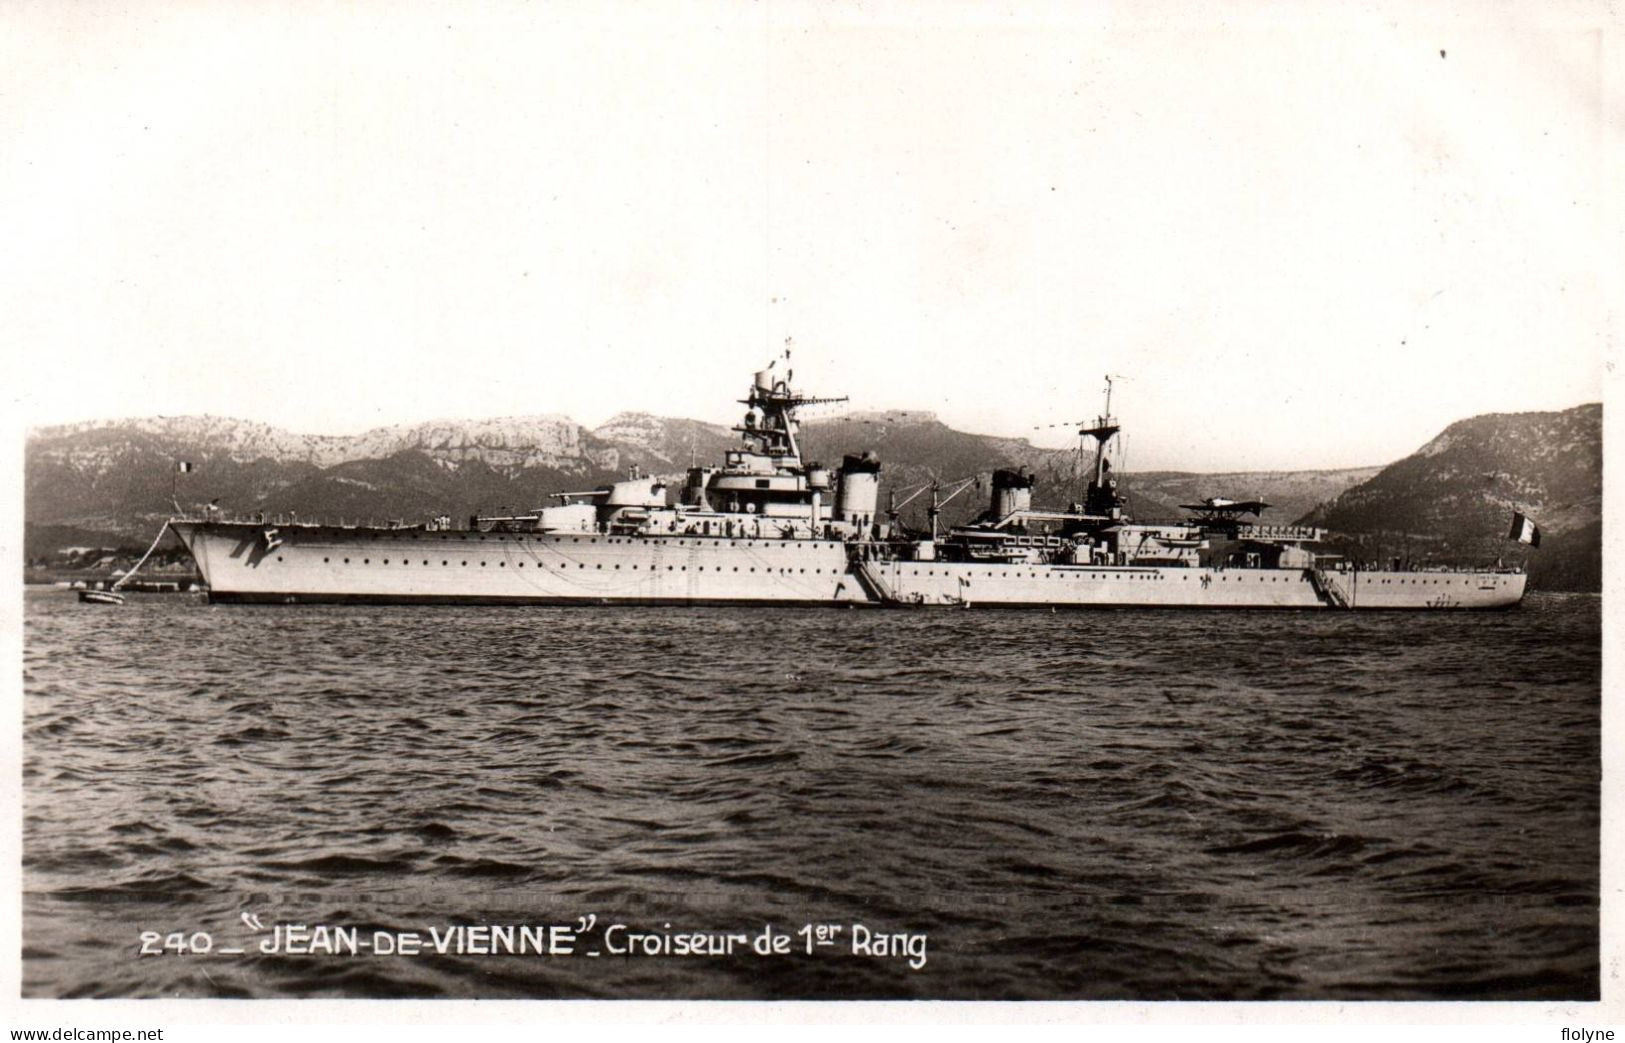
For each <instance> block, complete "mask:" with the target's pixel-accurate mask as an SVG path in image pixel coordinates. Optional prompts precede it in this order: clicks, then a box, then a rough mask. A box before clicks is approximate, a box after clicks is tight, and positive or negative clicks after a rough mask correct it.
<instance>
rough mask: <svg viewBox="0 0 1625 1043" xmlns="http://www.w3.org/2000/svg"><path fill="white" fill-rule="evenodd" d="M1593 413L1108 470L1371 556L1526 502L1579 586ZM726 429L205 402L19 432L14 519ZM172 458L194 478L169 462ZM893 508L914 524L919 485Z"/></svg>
mask: <svg viewBox="0 0 1625 1043" xmlns="http://www.w3.org/2000/svg"><path fill="white" fill-rule="evenodd" d="M1600 426H1601V406H1600V404H1587V405H1584V406H1579V407H1575V408H1573V409H1570V410H1565V411H1555V412H1554V411H1544V412H1528V413H1500V414H1483V415H1481V416H1478V417H1472V418H1468V419H1466V420H1461V421H1457V422H1456V423H1454V424H1451V425H1448V426H1447V427H1446V428H1445V429H1444V430H1443V431H1441V432H1440V434H1439V435H1437V436H1435V437H1434V438H1433V439H1430V440H1429V441H1428V442H1427V443H1425V444H1424V445H1423V446H1422V447H1420V448H1419V449H1418V450H1417V451H1416V452H1415V453H1413V454H1411V455H1410V456H1408V457H1406V458H1404V459H1403V460H1400V461H1397V462H1395V463H1393V464H1389V465H1386V466H1371V467H1361V468H1327V469H1318V468H1304V469H1292V470H1280V469H1276V470H1268V471H1225V472H1212V473H1206V472H1183V471H1145V472H1132V471H1128V472H1120V473H1119V474H1118V477H1119V479H1120V481H1121V485H1122V489H1123V491H1124V493H1125V494H1126V495H1127V496H1128V498H1129V503H1130V509H1131V511H1132V512H1133V514H1134V516H1135V517H1137V518H1139V519H1141V520H1170V519H1174V518H1178V517H1181V516H1182V515H1183V513H1184V512H1183V511H1182V510H1181V509H1180V506H1179V505H1180V504H1184V503H1194V502H1197V501H1199V500H1200V499H1202V498H1205V497H1208V496H1230V497H1234V498H1253V497H1258V498H1261V499H1264V500H1265V501H1267V502H1269V503H1270V504H1272V505H1274V506H1273V509H1272V511H1271V515H1270V516H1271V517H1272V518H1275V519H1279V520H1283V521H1284V520H1292V519H1296V520H1300V521H1303V522H1304V523H1306V524H1316V525H1321V526H1324V527H1327V528H1331V529H1336V530H1339V531H1342V532H1345V533H1348V534H1350V535H1351V541H1345V544H1344V546H1345V547H1346V549H1347V550H1348V551H1349V553H1351V554H1352V553H1359V554H1361V555H1363V556H1366V557H1372V556H1377V557H1381V556H1384V555H1388V554H1390V552H1394V553H1395V554H1402V555H1404V556H1408V557H1415V556H1416V555H1417V553H1418V552H1419V549H1420V550H1421V551H1426V553H1427V554H1428V555H1433V556H1446V555H1450V554H1457V555H1461V556H1462V557H1463V560H1477V559H1478V558H1483V557H1484V555H1486V554H1488V555H1489V557H1488V560H1494V559H1495V557H1497V556H1499V555H1498V553H1497V551H1499V550H1505V548H1503V547H1498V545H1497V540H1498V539H1499V536H1500V535H1501V534H1502V533H1504V531H1505V526H1506V518H1507V517H1508V516H1510V513H1511V511H1512V510H1524V512H1525V513H1528V514H1531V516H1534V517H1536V518H1537V519H1538V521H1539V523H1540V524H1541V525H1542V527H1543V528H1544V529H1545V530H1546V532H1547V534H1548V544H1547V548H1548V550H1550V553H1546V554H1544V555H1543V556H1542V557H1541V558H1539V559H1531V560H1532V561H1544V562H1547V564H1545V565H1541V566H1540V567H1541V568H1543V569H1546V570H1547V573H1548V576H1549V577H1555V578H1556V580H1557V581H1560V582H1563V583H1573V584H1580V588H1581V589H1590V588H1588V587H1586V584H1590V583H1591V582H1592V581H1593V574H1594V573H1595V577H1596V581H1597V582H1600V538H1601V529H1600V525H1601V508H1600V490H1601V431H1600ZM738 437H739V436H738V434H737V432H735V431H733V430H732V429H730V428H728V427H725V426H723V425H719V424H713V423H708V422H705V421H698V420H692V419H687V418H680V417H661V416H656V415H654V414H650V413H643V412H623V413H618V414H616V415H614V416H612V417H611V418H610V419H609V420H607V421H605V422H604V423H603V424H600V425H598V427H596V428H587V427H585V426H584V425H581V424H578V423H576V422H575V421H573V420H571V419H570V418H568V417H564V416H559V415H556V414H532V415H525V416H511V417H488V418H480V419H474V420H455V419H443V420H430V421H421V422H417V423H412V424H399V425H387V426H381V427H377V428H373V429H370V430H368V431H365V432H362V433H361V434H358V435H348V436H339V435H303V434H299V433H297V432H292V431H288V430H286V429H282V428H278V427H275V426H274V425H270V424H265V423H262V422H259V421H247V420H236V419H234V418H229V417H215V416H209V415H201V416H184V417H137V418H126V419H122V420H104V421H84V422H79V423H74V424H59V425H52V426H49V427H42V428H37V429H35V430H33V431H31V432H29V434H28V438H27V443H26V447H25V465H24V466H25V499H24V505H25V521H26V523H27V524H28V526H29V527H30V528H29V531H30V533H32V534H34V535H31V536H30V537H29V538H27V539H26V541H25V543H26V546H27V554H28V555H29V556H30V557H31V558H32V557H34V556H36V554H37V553H48V552H49V550H50V547H49V543H50V541H51V540H55V541H57V542H61V541H62V540H73V541H77V542H79V543H94V542H95V541H96V540H97V539H98V538H101V539H111V540H114V541H116V542H123V543H139V542H141V541H142V540H144V539H145V538H150V533H151V532H152V531H154V529H155V527H156V525H157V524H159V523H160V522H161V520H162V519H163V518H165V517H168V516H169V514H170V513H171V512H172V510H173V505H172V503H171V493H172V491H173V492H174V493H176V494H177V495H178V496H179V498H180V499H181V500H182V501H183V502H186V503H194V504H195V503H201V502H202V501H203V500H206V499H214V498H218V499H219V500H220V502H221V505H222V506H223V507H224V508H225V509H226V510H228V511H237V512H244V513H246V512H252V511H265V512H268V513H273V514H275V513H288V512H298V513H299V514H300V515H302V516H304V517H312V516H329V517H343V518H347V519H350V520H367V519H371V520H404V521H408V522H417V521H424V520H426V519H427V518H428V517H431V516H434V515H439V514H449V515H451V516H452V517H454V518H462V517H466V516H467V515H468V514H471V513H475V512H480V511H502V510H526V509H530V508H533V507H535V506H537V505H538V504H542V503H545V502H547V498H548V497H549V496H550V495H551V494H554V493H558V492H563V491H573V490H579V489H586V488H592V487H594V486H597V485H600V484H603V483H605V482H609V481H614V480H616V479H618V478H620V477H623V476H624V475H625V474H626V473H627V472H628V471H629V470H631V469H632V468H638V469H640V470H641V471H642V472H643V473H648V474H653V475H660V476H665V477H675V476H678V475H681V474H682V473H683V471H684V470H685V469H686V468H687V467H688V466H689V465H690V461H691V460H692V461H693V462H695V463H698V464H702V465H710V464H714V463H715V462H717V461H718V460H719V459H720V458H721V456H722V454H723V453H724V452H725V451H726V450H727V449H729V448H731V447H733V446H735V445H737V444H738ZM802 449H803V455H804V458H806V459H807V460H809V461H811V460H822V461H823V462H825V463H826V464H829V465H831V466H834V465H838V464H839V462H840V459H841V457H842V456H843V455H844V454H845V453H847V452H852V451H859V450H865V449H872V450H874V451H876V452H877V453H878V454H879V455H880V457H881V459H882V460H883V461H884V467H883V471H882V482H883V487H882V500H881V502H882V504H883V505H884V504H885V503H887V502H888V494H889V493H890V492H891V491H893V490H895V491H898V493H899V496H900V497H902V496H906V495H907V494H908V493H909V492H911V491H912V490H914V489H917V488H919V487H920V486H922V485H925V484H927V483H929V482H931V481H933V480H941V481H944V482H947V481H954V480H957V479H959V478H964V477H972V476H978V475H980V476H982V477H983V478H985V477H986V476H988V475H989V474H990V473H991V471H992V470H994V469H996V468H1000V467H1020V468H1025V469H1028V470H1030V471H1031V472H1033V473H1034V474H1035V475H1036V477H1037V479H1038V488H1037V490H1036V493H1035V502H1036V503H1038V504H1040V505H1044V506H1053V507H1065V506H1067V505H1068V504H1069V503H1070V502H1073V501H1075V500H1077V499H1081V495H1082V494H1081V484H1082V480H1081V477H1080V475H1081V474H1082V473H1083V472H1084V471H1086V470H1087V460H1086V459H1080V457H1079V455H1078V453H1077V451H1076V450H1075V449H1047V448H1043V447H1039V446H1034V445H1033V444H1032V443H1031V442H1030V441H1028V440H1027V439H1025V438H1009V437H1003V436H997V435H979V434H972V433H969V432H963V431H958V430H956V429H954V428H951V427H949V426H948V425H946V424H944V423H943V422H942V421H941V420H939V419H937V418H936V416H935V415H934V414H932V413H930V412H929V411H927V410H866V411H862V412H854V413H849V414H843V415H840V416H835V417H829V418H823V419H817V420H811V421H808V422H807V423H806V424H805V425H804V428H803V435H802ZM181 460H185V461H190V462H192V463H194V464H196V465H197V468H198V473H194V474H189V475H176V474H175V472H174V464H175V462H176V461H181ZM983 496H985V483H983V491H982V492H976V491H975V489H974V487H973V488H972V489H967V491H966V493H965V494H964V495H962V496H960V497H959V498H958V499H956V500H955V501H953V502H952V503H951V504H949V505H948V508H947V509H946V510H945V511H944V514H943V521H944V522H945V523H946V524H954V523H957V522H962V521H965V520H968V519H969V518H970V517H972V516H974V515H975V514H977V513H979V511H980V510H981V509H982V506H983V504H982V503H981V499H982V498H983ZM901 517H902V521H903V522H904V523H905V524H908V525H912V526H914V527H916V528H923V527H924V525H925V517H924V497H920V498H918V499H916V500H915V501H914V502H913V503H912V504H910V505H909V506H908V507H907V508H906V509H905V510H904V511H903V513H902V516H901ZM47 533H50V534H51V535H50V536H49V537H47V536H46V535H45V534H47ZM1571 534H1572V535H1571ZM1593 545H1597V546H1598V548H1599V549H1596V550H1595V552H1594V553H1593V550H1592V546H1593ZM1553 547H1555V548H1556V549H1555V550H1551V548H1553ZM1395 548H1398V550H1397V551H1396V550H1395ZM1512 556H1513V557H1514V558H1519V557H1526V556H1527V555H1521V554H1514V555H1512ZM1556 559H1561V560H1560V561H1557V560H1556ZM1593 559H1594V560H1595V562H1596V563H1597V564H1596V567H1595V569H1593V567H1592V565H1591V564H1589V563H1590V562H1591V561H1593ZM1554 561H1555V563H1554Z"/></svg>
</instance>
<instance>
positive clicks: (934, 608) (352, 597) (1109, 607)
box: [208, 591, 1518, 612]
mask: <svg viewBox="0 0 1625 1043" xmlns="http://www.w3.org/2000/svg"><path fill="white" fill-rule="evenodd" d="M208 600H209V602H210V603H211V604H217V605H589V606H590V605H627V606H648V607H656V606H694V607H707V606H726V605H751V606H756V607H761V606H774V605H777V606H782V607H785V608H883V609H887V610H890V611H896V612H952V611H965V609H964V608H963V607H962V606H959V605H906V604H880V603H878V602H873V601H835V600H829V601H824V600H810V599H801V600H796V599H781V598H758V599H745V598H561V597H525V596H516V597H494V596H489V595H477V594H288V593H238V592H233V591H214V592H212V593H210V594H209V596H208ZM1517 607H1518V603H1517V602H1515V601H1514V602H1508V603H1505V604H1499V605H1455V606H1451V607H1449V608H1438V607H1433V606H1429V605H1421V604H1417V605H1369V606H1368V605H1360V606H1357V607H1355V608H1354V609H1353V610H1352V611H1355V612H1502V611H1507V610H1509V609H1514V608H1517ZM983 609H1021V610H1026V611H1042V610H1045V609H1051V610H1061V609H1064V610H1066V611H1069V612H1078V611H1085V612H1101V611H1107V612H1110V611H1119V610H1123V609H1130V610H1132V609H1156V610H1159V611H1161V610H1166V609H1182V610H1188V611H1196V612H1202V611H1208V612H1236V611H1246V612H1328V611H1335V612H1346V611H1350V610H1348V609H1332V608H1330V607H1329V606H1327V605H1225V604H1210V605H1198V604H1188V603H1187V604H1141V605H1135V604H1127V603H1116V604H1085V603H1078V602H1071V603H1068V602H1050V601H1021V602H1017V601H986V602H980V603H977V602H973V603H972V604H971V606H970V610H972V611H980V610H983Z"/></svg>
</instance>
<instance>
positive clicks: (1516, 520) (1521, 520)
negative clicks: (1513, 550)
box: [1507, 512, 1540, 547]
mask: <svg viewBox="0 0 1625 1043" xmlns="http://www.w3.org/2000/svg"><path fill="white" fill-rule="evenodd" d="M1507 539H1509V540H1517V541H1518V542H1519V543H1527V544H1529V546H1531V547H1538V546H1540V526H1538V525H1536V524H1535V523H1534V522H1532V521H1530V520H1529V519H1528V518H1527V517H1525V516H1524V515H1522V514H1518V513H1516V512H1514V513H1513V515H1512V531H1511V532H1509V533H1507Z"/></svg>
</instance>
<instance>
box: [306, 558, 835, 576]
mask: <svg viewBox="0 0 1625 1043" xmlns="http://www.w3.org/2000/svg"><path fill="white" fill-rule="evenodd" d="M276 560H278V561H281V560H282V555H280V554H278V555H277V558H276ZM332 562H333V559H332V558H323V559H322V563H323V564H324V565H330V564H332ZM342 564H345V565H348V564H350V559H349V558H345V559H343V562H342ZM361 564H363V565H371V564H372V559H371V558H362V559H361ZM382 564H384V565H388V564H389V559H388V558H385V559H383V562H382ZM401 564H402V565H410V564H412V563H411V562H410V561H407V560H405V559H404V558H403V559H402V560H401ZM423 564H425V565H427V564H429V560H428V559H427V558H425V559H423ZM440 564H441V565H444V566H450V565H451V562H449V561H442V562H441V563H440ZM459 564H460V565H463V566H466V565H467V564H468V562H466V561H464V562H460V563H459ZM479 564H480V567H481V568H484V567H485V565H486V564H487V563H486V562H483V561H482V562H480V563H479ZM507 564H508V563H507V562H505V561H499V562H497V565H498V566H499V567H505V566H506V565H507ZM519 567H520V568H524V567H525V563H524V562H522V561H521V562H519ZM536 567H537V568H546V566H545V565H541V564H538V565H537V566H536ZM569 567H570V566H569V565H567V564H566V565H560V566H559V568H560V569H568V568H569ZM586 567H587V566H586V563H584V562H577V563H576V568H578V569H584V568H586ZM603 567H604V566H603V565H594V566H593V568H595V569H602V568H603ZM614 567H615V568H616V569H619V568H620V566H619V565H616V566H614ZM637 569H638V566H636V565H633V566H632V571H633V572H636V571H637ZM648 571H650V572H658V571H660V570H659V567H658V566H656V565H650V566H648ZM666 571H667V572H673V571H677V572H687V571H688V566H687V565H667V566H666ZM694 571H695V572H704V571H705V566H704V565H696V566H695V567H694ZM711 571H712V572H722V571H724V569H723V567H722V566H721V565H714V566H712V567H711ZM733 571H734V572H738V571H739V566H738V565H735V566H733ZM747 571H749V572H755V571H756V569H755V568H750V569H747ZM762 571H763V572H774V571H777V572H783V573H804V572H806V571H807V570H806V569H792V568H790V567H788V566H785V567H781V568H779V569H776V570H775V569H763V570H762ZM829 571H830V575H834V574H835V573H836V572H837V571H838V570H837V569H830V570H829ZM813 572H814V573H815V574H818V575H822V574H823V572H824V570H823V569H813Z"/></svg>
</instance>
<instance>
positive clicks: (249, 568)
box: [172, 521, 869, 605]
mask: <svg viewBox="0 0 1625 1043" xmlns="http://www.w3.org/2000/svg"><path fill="white" fill-rule="evenodd" d="M172 527H173V528H174V529H175V531H176V532H177V533H178V534H179V536H180V537H181V539H182V540H183V541H184V542H185V543H186V545H187V547H188V548H189V549H190V551H191V553H192V556H193V558H194V559H196V561H197V565H198V570H199V571H200V572H201V573H202V575H203V578H204V581H205V582H206V583H207V584H208V587H209V597H210V600H211V601H216V602H222V603H234V602H235V603H279V604H288V603H295V604H297V603H350V604H357V603H373V604H380V603H382V604H427V603H444V604H542V605H547V604H606V603H610V604H620V603H624V604H645V605H689V604H740V603H752V604H778V605H824V604H853V605H858V604H865V603H867V602H868V600H869V599H868V597H867V596H866V595H865V594H864V592H863V590H862V589H861V588H860V587H859V586H858V585H857V583H856V582H855V581H854V580H853V579H852V577H851V576H849V575H848V574H847V555H846V548H845V545H844V544H842V543H840V542H838V541H834V540H766V539H728V538H723V537H698V536H687V535H685V536H676V535H673V536H606V535H588V534H580V535H562V534H551V533H540V534H528V533H527V534H517V533H481V532H426V531H423V530H403V529H359V528H357V529H350V528H342V527H337V526H319V525H308V526H307V525H298V526H265V525H258V524H238V523H229V522H187V521H178V522H174V523H172ZM267 533H270V534H271V535H270V536H268V535H267Z"/></svg>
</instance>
